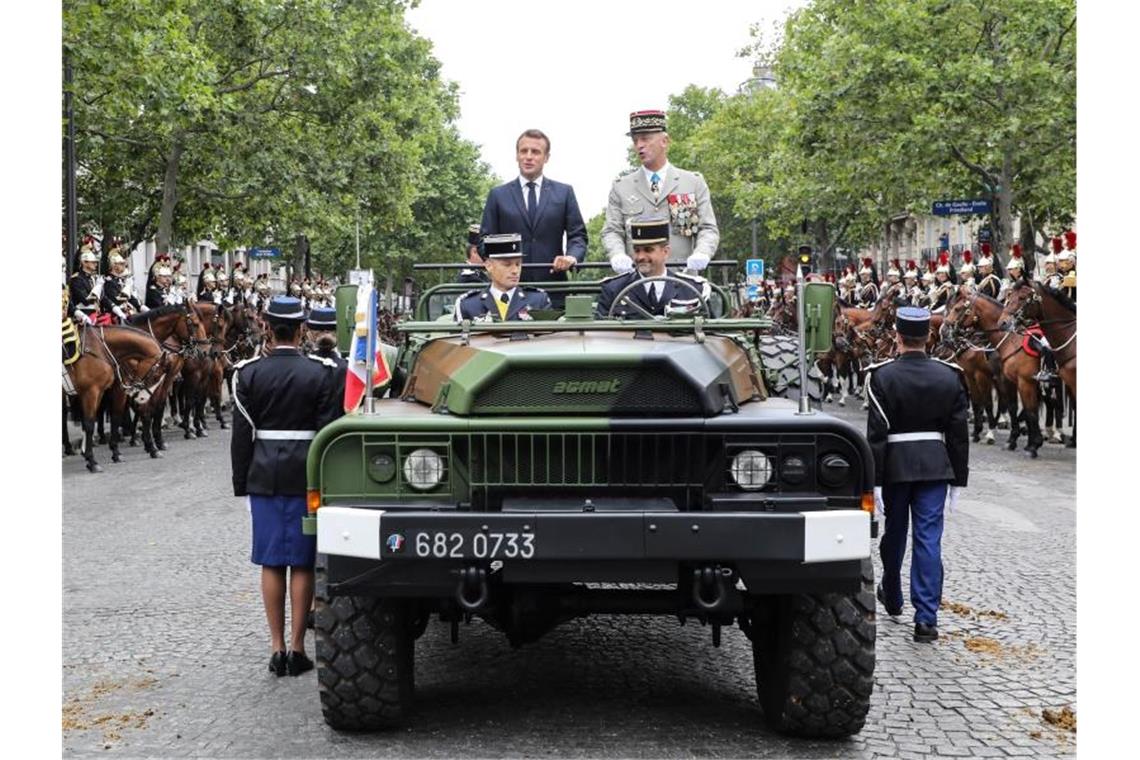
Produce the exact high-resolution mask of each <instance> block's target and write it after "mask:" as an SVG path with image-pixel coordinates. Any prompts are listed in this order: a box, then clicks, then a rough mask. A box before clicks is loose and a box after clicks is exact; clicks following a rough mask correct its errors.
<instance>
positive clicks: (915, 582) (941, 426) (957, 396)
mask: <svg viewBox="0 0 1140 760" xmlns="http://www.w3.org/2000/svg"><path fill="white" fill-rule="evenodd" d="M895 330H896V341H897V342H898V351H899V353H898V356H897V357H896V358H895V359H891V360H888V361H885V362H882V363H880V364H875V365H872V366H871V367H870V368H869V369H870V370H871V380H870V383H869V385H868V389H869V396H870V400H871V403H870V412H869V414H868V417H867V442H868V443H870V444H871V451H872V452H873V453H874V457H875V506H876V511H878V512H881V513H882V514H884V515H885V518H886V526H885V528H884V530H883V537H882V539H881V540H880V542H879V556H880V557H881V558H882V560H883V578H882V582H881V583H880V584H879V587H878V589H877V593H876V595H877V597H878V599H879V602H881V603H882V605H883V606H884V607H885V608H886V610H887V613H888V614H890V615H892V616H894V615H899V614H901V613H902V603H903V595H902V586H901V583H900V580H899V574H900V572H901V570H902V562H903V556H904V555H905V554H906V539H907V523H908V521H913V524H914V527H913V534H912V535H913V542H912V551H911V570H910V600H911V604H912V605H914V640H915V641H919V642H930V641H934V640H935V639H937V638H938V607H939V604H941V602H942V524H943V511H944V508H948V509H950V510H952V509H953V508H954V504H955V503H956V502H957V500H958V493H959V490H960V489H962V488H965V487H966V480H967V478H968V477H969V473H970V467H969V438H968V437H967V436H968V430H967V424H966V412H967V410H968V409H969V397H968V394H967V392H966V385H965V382H964V378H963V377H962V370H961V369H960V368H959V367H958V366H957V365H956V364H951V363H950V362H944V361H942V360H940V359H934V358H930V357H928V356H927V355H926V349H925V347H926V341H927V337H928V335H929V332H930V312H929V311H927V310H926V309H920V308H917V307H912V306H908V307H902V308H900V309H899V310H898V312H897V315H896V319H895ZM948 487H949V493H947V488H948Z"/></svg>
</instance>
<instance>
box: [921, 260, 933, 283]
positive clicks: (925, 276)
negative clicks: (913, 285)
mask: <svg viewBox="0 0 1140 760" xmlns="http://www.w3.org/2000/svg"><path fill="white" fill-rule="evenodd" d="M922 284H923V285H926V286H928V287H929V286H930V285H933V284H934V262H933V261H931V262H928V263H927V266H926V271H925V272H923V273H922Z"/></svg>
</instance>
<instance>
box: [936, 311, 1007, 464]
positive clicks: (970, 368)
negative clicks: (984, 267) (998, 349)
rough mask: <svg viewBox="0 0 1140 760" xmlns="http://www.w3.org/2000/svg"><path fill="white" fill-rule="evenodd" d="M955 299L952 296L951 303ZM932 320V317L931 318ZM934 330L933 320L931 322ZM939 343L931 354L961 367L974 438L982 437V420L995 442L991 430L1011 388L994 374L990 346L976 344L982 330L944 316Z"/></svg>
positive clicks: (988, 438)
mask: <svg viewBox="0 0 1140 760" xmlns="http://www.w3.org/2000/svg"><path fill="white" fill-rule="evenodd" d="M955 298H957V296H955ZM954 303H955V301H954V300H951V302H950V304H949V305H950V306H952V305H953V304H954ZM931 321H932V323H933V318H932V320H931ZM931 329H932V330H933V324H932V325H931ZM938 339H939V341H938V347H937V349H936V350H934V351H932V352H931V355H933V356H938V357H939V358H941V359H944V360H946V361H953V362H955V363H956V364H957V365H958V366H959V367H961V368H962V375H963V377H965V379H966V388H967V390H968V391H969V394H970V407H971V409H972V410H973V415H974V431H973V435H972V438H973V441H974V443H978V442H979V441H981V438H982V421H983V420H985V422H986V424H987V429H986V444H988V445H992V444H993V443H994V440H995V438H994V431H995V430H997V429H998V418H999V416H1000V414H1001V413H1002V412H1003V411H1004V410H1005V408H1006V406H1007V399H1008V396H1009V394H1010V391H1011V388H1010V386H1009V384H1008V383H1006V382H1005V378H1004V377H1000V378H998V377H995V375H994V370H993V367H992V366H991V364H990V354H992V353H993V349H992V348H990V347H988V346H985V345H979V342H980V343H986V338H985V336H984V335H981V334H968V333H966V332H965V331H963V330H960V329H959V326H958V325H956V324H954V323H952V322H948V321H945V320H942V321H940V324H939V329H938ZM995 390H996V391H997V397H998V410H997V412H996V413H995V411H994V391H995Z"/></svg>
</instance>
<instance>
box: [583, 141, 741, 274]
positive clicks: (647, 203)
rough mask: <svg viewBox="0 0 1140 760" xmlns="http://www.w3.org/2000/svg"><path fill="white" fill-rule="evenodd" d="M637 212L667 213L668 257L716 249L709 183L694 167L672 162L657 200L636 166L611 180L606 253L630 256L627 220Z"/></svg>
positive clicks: (675, 259) (673, 259) (711, 253)
mask: <svg viewBox="0 0 1140 760" xmlns="http://www.w3.org/2000/svg"><path fill="white" fill-rule="evenodd" d="M638 217H656V218H665V217H668V218H669V248H670V250H669V261H671V262H684V261H685V260H686V259H688V258H689V255H690V254H692V253H694V252H696V253H703V254H705V255H706V256H708V257H709V258H710V259H712V258H713V256H714V255H715V254H716V247H717V244H718V243H720V230H719V229H717V226H716V215H715V214H714V213H713V207H712V198H711V196H710V195H709V186H708V183H706V182H705V178H704V177H702V176H701V175H700V174H699V173H698V172H690V171H685V170H684V169H678V168H677V167H676V166H673V165H672V164H670V165H669V166H668V167H667V169H666V172H665V175H664V176H663V177H662V181H661V190H660V191H659V193H658V198H657V200H654V199H653V192H652V191H651V190H650V189H649V180H648V179H646V176H645V171H644V170H643V168H642V167H640V166H638V167H637V168H636V169H630V170H629V171H627V172H624V173H623V174H622V175H621V176H620V177H618V178H617V179H616V180H614V184H613V187H612V188H611V189H610V199H609V203H608V205H607V206H606V223H605V224H604V225H603V226H602V246H603V247H604V248H605V251H606V256H607V257H609V258H613V257H614V256H616V255H617V254H619V253H624V254H626V255H627V256H629V257H631V258H632V257H633V243H632V242H631V241H630V238H629V227H628V224H629V222H630V221H632V220H634V219H636V218H638Z"/></svg>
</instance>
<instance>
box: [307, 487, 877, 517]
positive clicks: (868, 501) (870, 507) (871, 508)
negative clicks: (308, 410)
mask: <svg viewBox="0 0 1140 760" xmlns="http://www.w3.org/2000/svg"><path fill="white" fill-rule="evenodd" d="M862 506H863V511H864V512H870V513H871V514H875V492H874V491H867V492H866V493H864V494H863V505H862ZM309 509H310V510H311V509H312V507H309Z"/></svg>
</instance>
